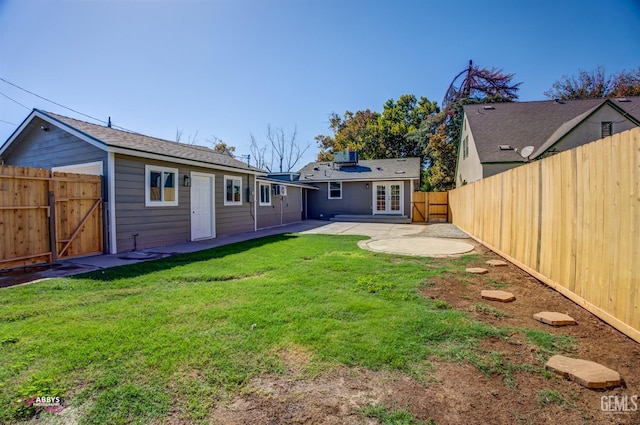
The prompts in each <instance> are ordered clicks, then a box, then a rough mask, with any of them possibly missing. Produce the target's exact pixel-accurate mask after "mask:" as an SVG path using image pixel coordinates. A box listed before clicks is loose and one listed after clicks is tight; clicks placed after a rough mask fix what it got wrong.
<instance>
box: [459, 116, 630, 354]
mask: <svg viewBox="0 0 640 425" xmlns="http://www.w3.org/2000/svg"><path fill="white" fill-rule="evenodd" d="M449 204H450V208H451V215H452V220H453V223H454V224H456V225H457V226H458V227H460V228H461V229H462V230H464V231H466V232H467V233H469V234H470V235H472V236H473V237H474V238H476V239H478V240H479V241H480V242H482V243H484V244H485V245H487V246H488V247H489V248H491V249H492V250H494V251H496V252H498V253H499V254H501V255H503V256H504V257H506V258H508V259H509V260H511V261H512V262H513V263H515V264H516V265H518V266H519V267H521V268H522V269H524V270H525V271H527V272H529V273H531V274H532V275H534V276H535V277H537V278H538V279H540V280H542V281H543V282H545V283H546V284H548V285H549V286H551V287H553V288H554V289H556V290H558V291H559V292H561V293H562V294H563V295H565V296H566V297H568V298H570V299H571V300H573V301H575V302H576V303H578V304H579V305H581V306H583V307H584V308H586V309H587V310H589V311H591V312H592V313H594V314H596V315H597V316H599V317H600V318H602V319H603V320H605V321H606V322H608V323H609V324H611V325H613V326H615V327H616V328H618V329H619V330H620V331H622V332H624V333H625V334H627V335H628V336H630V337H631V338H633V339H635V340H636V341H638V342H640V128H636V129H633V130H630V131H627V132H624V133H619V134H616V135H614V136H611V137H607V138H605V139H602V140H599V141H597V142H594V143H590V144H588V145H584V146H580V147H578V148H576V149H572V150H570V151H565V152H562V153H559V154H556V155H554V156H551V157H549V158H546V159H543V160H541V161H537V162H533V163H531V164H527V165H524V166H521V167H517V168H514V169H512V170H509V171H506V172H504V173H501V174H498V175H495V176H492V177H489V178H486V179H484V180H480V181H478V182H474V183H472V184H469V185H466V186H462V187H460V188H458V189H455V190H453V191H450V192H449Z"/></svg>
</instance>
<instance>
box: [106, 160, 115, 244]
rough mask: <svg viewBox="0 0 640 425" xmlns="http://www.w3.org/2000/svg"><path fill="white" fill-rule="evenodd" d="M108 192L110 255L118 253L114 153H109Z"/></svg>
mask: <svg viewBox="0 0 640 425" xmlns="http://www.w3.org/2000/svg"><path fill="white" fill-rule="evenodd" d="M107 169H108V171H107V191H108V193H109V198H108V199H107V202H108V205H109V224H108V230H109V253H110V254H117V253H118V244H117V241H116V234H117V232H116V156H115V154H114V153H113V152H108V153H107Z"/></svg>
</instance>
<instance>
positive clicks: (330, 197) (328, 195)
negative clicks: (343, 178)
mask: <svg viewBox="0 0 640 425" xmlns="http://www.w3.org/2000/svg"><path fill="white" fill-rule="evenodd" d="M331 183H338V184H339V185H340V196H339V197H338V196H335V197H334V196H331ZM327 189H328V191H327V197H328V199H342V182H327Z"/></svg>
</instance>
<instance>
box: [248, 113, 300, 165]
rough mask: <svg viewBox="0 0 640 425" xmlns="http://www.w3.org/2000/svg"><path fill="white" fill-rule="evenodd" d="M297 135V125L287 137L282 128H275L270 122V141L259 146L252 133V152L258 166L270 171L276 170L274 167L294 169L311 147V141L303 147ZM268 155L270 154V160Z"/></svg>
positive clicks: (268, 132)
mask: <svg viewBox="0 0 640 425" xmlns="http://www.w3.org/2000/svg"><path fill="white" fill-rule="evenodd" d="M297 135H298V127H297V126H296V127H294V129H293V133H292V134H291V136H289V137H287V134H286V133H285V131H284V130H283V129H282V128H280V127H277V128H274V127H271V124H269V125H268V126H267V133H266V135H265V137H266V138H267V140H268V141H269V143H268V144H267V145H264V146H263V147H259V146H258V143H257V142H256V140H255V137H254V136H253V134H251V154H252V155H253V156H254V157H255V158H256V161H257V163H258V164H259V165H258V168H264V169H266V170H267V171H269V172H272V171H274V169H278V170H279V172H289V171H292V170H293V168H294V167H295V166H296V165H297V164H298V162H299V161H300V159H301V158H302V157H303V156H304V154H305V152H306V151H307V150H308V149H309V148H310V147H311V143H307V144H306V145H305V146H304V147H301V146H300V144H299V143H298V142H297V140H296V137H297ZM267 155H269V156H270V159H269V160H268V159H267ZM274 163H275V164H274ZM260 164H262V166H260ZM274 165H275V166H274Z"/></svg>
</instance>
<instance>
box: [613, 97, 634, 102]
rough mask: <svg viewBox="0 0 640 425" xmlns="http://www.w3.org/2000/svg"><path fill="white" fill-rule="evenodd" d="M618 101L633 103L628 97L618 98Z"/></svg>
mask: <svg viewBox="0 0 640 425" xmlns="http://www.w3.org/2000/svg"><path fill="white" fill-rule="evenodd" d="M616 100H617V101H618V102H631V100H630V99H628V98H626V97H616Z"/></svg>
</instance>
